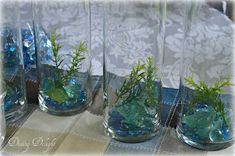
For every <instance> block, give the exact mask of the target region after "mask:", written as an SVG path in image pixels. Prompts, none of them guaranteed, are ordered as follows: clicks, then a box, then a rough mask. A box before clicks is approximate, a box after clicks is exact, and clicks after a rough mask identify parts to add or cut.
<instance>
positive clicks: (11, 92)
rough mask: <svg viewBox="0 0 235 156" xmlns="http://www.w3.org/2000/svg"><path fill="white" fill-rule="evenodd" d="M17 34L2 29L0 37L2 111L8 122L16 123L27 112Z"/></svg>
mask: <svg viewBox="0 0 235 156" xmlns="http://www.w3.org/2000/svg"><path fill="white" fill-rule="evenodd" d="M19 32H20V31H19V30H18V29H17V28H15V27H4V28H2V29H1V36H0V37H1V49H2V50H1V60H2V72H1V74H2V82H1V83H2V86H3V93H1V94H3V95H4V110H5V114H6V120H7V121H8V122H14V121H16V120H17V119H19V118H20V117H21V116H23V115H24V114H25V113H26V111H27V103H26V98H25V81H24V67H23V63H22V62H23V60H22V59H23V58H22V54H21V53H22V51H21V50H22V49H21V47H20V46H19V45H21V44H20V43H19V42H21V40H20V37H19V35H20V33H19Z"/></svg>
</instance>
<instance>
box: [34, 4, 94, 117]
mask: <svg viewBox="0 0 235 156" xmlns="http://www.w3.org/2000/svg"><path fill="white" fill-rule="evenodd" d="M33 7H34V9H33V10H34V21H35V32H36V42H37V43H36V49H37V62H38V64H37V65H38V69H39V79H40V86H39V97H38V99H39V105H40V108H41V109H42V110H43V111H46V112H49V113H51V114H54V115H72V114H76V113H79V112H82V111H84V110H85V109H86V108H87V107H88V105H89V104H90V102H91V90H90V54H89V50H90V8H89V2H88V1H86V0H79V1H66V2H65V1H52V2H49V1H40V2H34V4H33Z"/></svg>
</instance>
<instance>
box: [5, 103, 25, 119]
mask: <svg viewBox="0 0 235 156" xmlns="http://www.w3.org/2000/svg"><path fill="white" fill-rule="evenodd" d="M27 107H28V106H27V105H26V104H23V105H22V106H21V107H20V108H18V107H17V109H14V110H11V111H7V112H6V114H5V116H6V122H7V123H14V122H16V121H18V120H19V119H21V118H22V117H23V116H24V115H25V114H26V113H27Z"/></svg>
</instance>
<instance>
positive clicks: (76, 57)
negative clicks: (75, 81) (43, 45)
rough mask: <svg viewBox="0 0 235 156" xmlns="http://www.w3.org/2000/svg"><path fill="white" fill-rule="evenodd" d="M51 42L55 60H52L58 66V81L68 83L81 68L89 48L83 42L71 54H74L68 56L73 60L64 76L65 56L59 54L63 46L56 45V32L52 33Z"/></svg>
mask: <svg viewBox="0 0 235 156" xmlns="http://www.w3.org/2000/svg"><path fill="white" fill-rule="evenodd" d="M50 40H51V44H52V53H53V57H54V58H53V59H51V60H52V61H53V62H54V63H55V66H56V73H57V74H56V75H57V77H58V79H60V80H61V81H62V83H63V84H64V83H65V82H67V81H68V80H69V79H70V78H71V77H72V76H73V75H74V74H75V73H76V72H77V70H78V69H79V68H80V66H81V62H82V61H83V60H84V59H85V57H84V53H85V52H87V48H86V47H85V44H84V42H81V43H80V44H79V45H78V46H75V47H74V48H75V51H73V52H71V53H72V54H68V55H67V56H70V57H71V58H72V60H71V65H70V66H68V70H67V72H66V73H65V74H64V73H63V72H62V66H61V65H62V63H63V61H64V56H62V55H60V54H59V50H60V49H61V48H62V46H61V45H60V44H59V43H56V35H55V32H51V35H50Z"/></svg>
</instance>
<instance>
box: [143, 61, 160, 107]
mask: <svg viewBox="0 0 235 156" xmlns="http://www.w3.org/2000/svg"><path fill="white" fill-rule="evenodd" d="M145 71H146V77H145V90H146V93H147V96H148V98H147V103H149V104H152V105H154V103H155V102H156V101H157V97H156V95H155V85H154V83H155V81H156V80H157V79H158V78H157V71H158V68H157V66H154V65H153V58H152V57H148V58H147V64H146V67H145Z"/></svg>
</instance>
